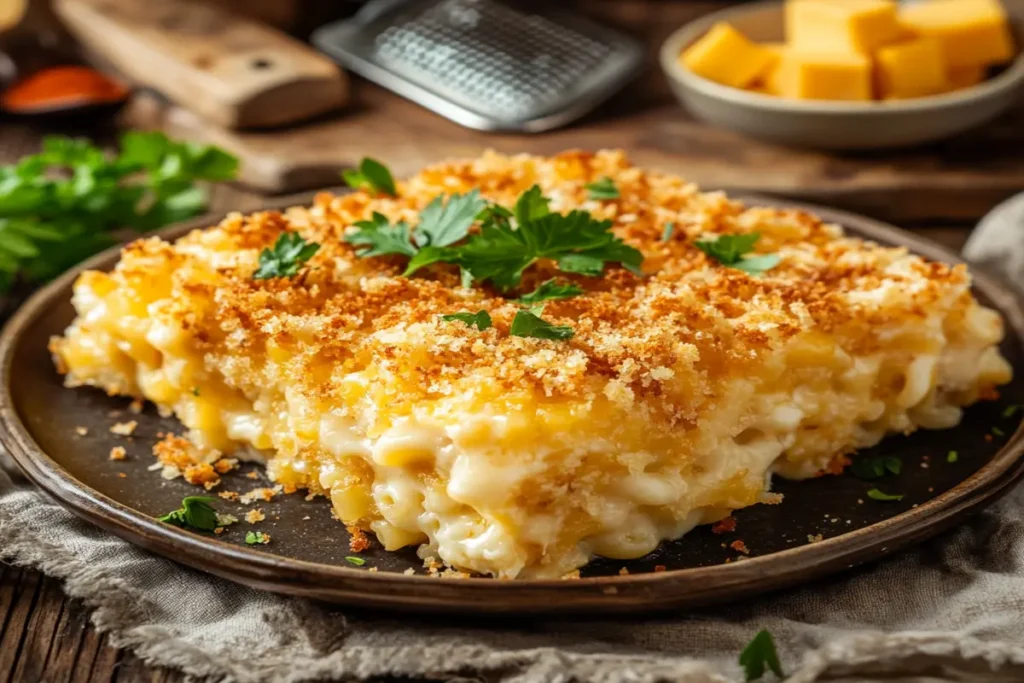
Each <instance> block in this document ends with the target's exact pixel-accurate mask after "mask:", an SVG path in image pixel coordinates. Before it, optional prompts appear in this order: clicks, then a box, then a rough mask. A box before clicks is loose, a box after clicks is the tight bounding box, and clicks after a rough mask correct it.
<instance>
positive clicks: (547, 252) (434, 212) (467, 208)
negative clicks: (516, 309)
mask: <svg viewBox="0 0 1024 683" xmlns="http://www.w3.org/2000/svg"><path fill="white" fill-rule="evenodd" d="M548 202H549V200H548V199H547V198H546V197H544V196H543V195H542V194H541V191H540V188H539V187H538V186H536V185H534V186H532V187H531V188H530V189H528V190H526V192H524V193H523V194H522V195H520V197H519V199H518V200H517V201H516V205H515V208H514V210H513V211H509V210H508V209H505V208H503V207H501V206H498V205H496V204H489V205H488V204H487V203H486V202H485V201H484V200H483V199H481V198H480V195H479V192H478V191H476V190H473V191H472V192H468V193H466V194H465V195H452V196H451V197H449V198H448V201H447V202H444V199H443V198H442V197H437V198H436V199H434V201H432V202H431V203H430V204H429V205H428V206H427V208H426V209H424V210H423V212H422V214H421V216H420V224H419V225H417V226H416V227H415V228H413V229H411V230H410V229H409V228H408V227H407V226H405V224H403V223H399V224H397V225H394V226H391V225H389V224H388V222H387V219H386V218H385V217H384V216H381V215H379V214H375V215H374V218H373V220H372V221H361V222H359V223H357V224H356V226H357V227H358V228H359V230H358V231H355V232H352V233H349V234H348V235H346V236H345V241H347V242H351V243H353V244H366V245H370V248H369V249H366V250H364V251H362V252H360V253H359V255H360V256H377V255H382V254H402V255H405V256H409V257H410V259H409V264H408V266H407V267H406V269H405V272H404V273H403V275H405V276H406V277H408V276H410V275H412V274H413V273H415V272H416V271H417V270H419V269H420V268H423V267H424V266H428V265H430V264H432V263H439V262H444V263H454V264H457V265H458V266H459V268H460V273H461V277H460V279H461V283H462V285H463V286H464V287H465V286H468V285H471V284H472V283H473V282H474V281H479V282H483V281H490V282H491V283H493V284H494V285H495V286H496V287H498V288H499V289H502V290H508V289H511V288H513V287H515V286H517V285H518V284H519V282H520V279H521V278H522V274H523V271H525V270H526V269H527V268H529V267H530V266H531V265H533V264H534V263H535V262H536V261H538V260H539V259H551V260H553V261H555V262H557V264H558V267H559V268H560V269H561V270H562V271H564V272H567V273H579V274H582V275H590V276H597V275H600V274H601V272H602V271H603V270H604V267H605V265H606V264H607V263H621V264H622V265H623V266H624V267H625V268H627V269H629V270H631V271H632V272H634V273H637V274H639V272H640V264H641V263H642V262H643V254H641V253H640V252H639V251H637V250H636V249H634V248H633V247H630V246H628V245H627V244H625V243H624V242H623V241H622V240H621V239H619V238H618V237H616V236H615V235H614V233H612V232H611V230H610V229H611V227H612V222H611V221H599V220H597V219H595V218H594V217H593V216H591V215H590V214H589V213H587V212H585V211H573V212H571V213H569V214H567V215H562V214H557V213H551V212H550V210H549V208H548ZM513 217H514V218H515V225H514V226H513V223H512V218H513ZM475 221H481V225H480V232H479V233H474V234H472V235H470V234H469V229H470V227H471V226H472V225H473V223H474V222H475Z"/></svg>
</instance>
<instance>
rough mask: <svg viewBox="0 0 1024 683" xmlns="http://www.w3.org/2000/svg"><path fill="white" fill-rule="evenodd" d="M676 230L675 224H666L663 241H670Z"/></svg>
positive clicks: (662, 233)
mask: <svg viewBox="0 0 1024 683" xmlns="http://www.w3.org/2000/svg"><path fill="white" fill-rule="evenodd" d="M675 229H676V224H675V223H666V224H665V229H664V230H662V231H661V241H662V242H668V241H669V240H670V239H672V233H673V232H675Z"/></svg>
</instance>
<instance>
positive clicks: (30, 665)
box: [0, 2, 1024, 683]
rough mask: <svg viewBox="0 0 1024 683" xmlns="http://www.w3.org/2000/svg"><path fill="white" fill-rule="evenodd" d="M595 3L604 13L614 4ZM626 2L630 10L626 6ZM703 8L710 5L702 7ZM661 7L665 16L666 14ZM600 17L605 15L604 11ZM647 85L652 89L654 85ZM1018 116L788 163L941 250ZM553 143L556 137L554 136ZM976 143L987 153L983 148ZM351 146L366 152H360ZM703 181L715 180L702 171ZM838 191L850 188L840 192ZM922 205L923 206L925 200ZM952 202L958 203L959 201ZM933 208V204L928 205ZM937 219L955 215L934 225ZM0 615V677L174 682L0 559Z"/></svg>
mask: <svg viewBox="0 0 1024 683" xmlns="http://www.w3.org/2000/svg"><path fill="white" fill-rule="evenodd" d="M595 4H597V5H602V6H603V7H605V8H606V9H607V8H610V7H611V6H612V5H615V4H616V3H609V2H604V3H595ZM618 4H619V5H624V6H627V11H624V12H623V13H622V14H621V15H620V16H618V17H608V18H619V19H621V20H622V21H621V23H623V24H629V25H632V26H634V27H639V28H638V29H637V30H636V31H635V32H636V33H638V34H648V35H654V34H657V35H663V34H664V33H665V32H666V31H667V29H668V28H671V27H672V26H676V25H678V24H679V23H681V21H682V20H683V19H685V18H688V16H692V14H694V12H695V8H694V6H693V5H690V6H689V8H688V9H678V8H679V7H680V5H675V8H672V7H671V6H668V4H667V3H666V5H662V6H661V9H658V10H657V11H655V10H649V11H637V6H638V5H646V6H648V7H650V6H651V5H652V4H653V3H618ZM700 4H702V5H710V4H711V3H700ZM630 7H631V8H632V9H629V8H630ZM684 7H685V5H684ZM665 8H668V9H665ZM710 8H712V7H710V6H709V7H706V9H710ZM666 12H668V13H669V14H672V16H671V17H666V16H665V13H666ZM608 14H614V13H613V12H610V11H609V12H608ZM675 15H679V16H675ZM652 42H653V41H652ZM657 90H658V88H657V87H655V91H657ZM662 90H663V86H662ZM642 104H643V105H646V103H642ZM669 104H670V103H669ZM396 106H397V105H396ZM401 106H402V107H403V109H402V112H407V111H411V109H409V108H408V107H407V105H404V104H403V105H401ZM657 106H665V102H664V99H663V98H661V99H659V100H657ZM620 109H621V107H620V106H618V105H615V106H614V107H613V109H612V113H611V114H610V115H609V116H608V118H609V120H610V122H611V123H610V124H609V125H610V126H611V125H621V122H622V118H623V116H624V114H623V112H622V111H620ZM674 111H675V110H673V112H674ZM402 116H403V117H405V116H406V114H405V113H403V114H402ZM673 116H675V114H674V113H673ZM1022 120H1024V118H1020V117H1018V118H1016V119H1014V123H1015V124H1017V125H1010V126H1007V125H1005V124H1003V126H1002V127H997V128H995V129H993V130H994V132H993V133H991V134H989V135H988V137H986V138H985V143H984V145H983V146H982V147H975V146H973V144H971V143H969V142H968V143H963V142H961V143H958V144H953V145H950V146H946V147H940V148H936V149H932V150H927V151H913V152H911V153H909V154H906V153H904V154H900V155H899V156H898V157H893V163H891V164H889V163H888V161H889V160H888V158H887V157H876V158H875V159H874V162H873V163H870V164H867V166H865V162H864V161H863V160H858V161H855V162H851V161H850V160H847V159H830V158H828V157H825V156H824V155H817V156H808V155H806V154H805V155H795V156H794V157H793V158H794V159H795V160H796V162H794V163H797V162H798V163H800V164H802V166H801V172H808V173H813V174H814V175H815V177H816V176H817V175H819V174H822V173H826V172H827V173H828V175H830V176H832V177H830V178H829V180H830V182H832V183H833V185H834V186H835V188H836V193H837V194H836V202H839V201H840V198H841V199H842V203H843V204H844V205H846V207H847V208H860V210H862V211H863V212H864V213H867V214H871V215H875V216H876V217H882V216H888V217H893V211H892V209H893V202H902V201H903V199H906V201H905V202H903V206H904V208H914V209H915V211H912V212H911V214H915V213H918V212H919V211H920V208H921V207H924V209H925V210H924V211H923V213H920V215H921V216H925V215H927V216H929V218H928V219H927V222H923V223H920V222H919V223H907V222H904V227H910V228H912V229H914V230H916V231H918V232H920V233H922V234H924V235H926V236H927V237H930V238H932V239H934V240H936V241H938V242H941V243H943V244H945V245H946V246H948V247H950V248H953V249H959V248H960V246H961V245H962V244H963V242H964V241H965V240H966V238H967V235H968V233H969V230H970V227H971V222H970V221H967V220H965V218H964V214H963V212H959V211H956V210H953V209H952V208H951V210H949V211H947V210H946V208H945V207H949V206H950V204H949V196H950V192H952V193H953V194H954V195H955V194H956V191H957V190H962V189H963V187H964V186H973V187H977V188H979V192H978V193H976V194H975V195H974V201H975V202H978V201H981V202H982V203H984V201H985V198H986V197H987V196H988V195H986V194H985V192H984V189H985V187H984V186H985V185H986V184H999V181H1000V180H1002V181H1003V183H1004V185H1005V184H1009V185H1014V184H1015V183H1016V184H1020V185H1021V187H1019V189H1022V190H1024V182H1021V181H1020V179H1021V177H1022V176H1021V175H1020V173H1021V164H1020V163H1019V162H1020V159H1022V158H1024V126H1020V125H1019V123H1020V121H1022ZM431 121H434V123H430V124H429V125H426V124H424V125H425V126H426V127H425V128H424V127H423V126H420V127H419V129H417V126H416V125H413V126H412V129H413V131H414V132H416V133H417V135H418V136H420V137H421V138H435V141H436V138H437V137H439V136H436V135H434V132H435V131H437V130H441V129H439V128H438V126H446V125H447V124H446V122H441V123H437V122H436V121H437V120H436V117H435V118H434V119H431ZM616 122H618V123H616ZM601 127H602V126H601V125H597V126H596V127H595V126H594V125H593V122H591V123H588V124H584V125H583V127H582V130H584V131H586V134H585V135H583V137H582V138H581V140H580V141H579V142H577V143H576V144H578V145H588V144H590V145H593V144H601V145H606V146H624V147H631V146H636V147H643V148H644V149H642V150H641V149H638V150H636V151H637V152H638V153H640V156H645V155H646V156H650V154H652V150H656V152H657V154H659V155H660V157H661V158H665V157H666V156H668V157H671V156H672V155H679V158H680V159H682V162H680V163H683V162H685V163H697V162H700V164H703V165H699V164H698V166H697V168H703V169H704V170H705V172H706V173H710V172H711V171H713V170H718V171H724V172H728V171H729V169H730V168H733V169H738V168H740V167H743V168H744V169H745V171H746V172H747V173H749V171H750V168H751V167H757V168H759V169H760V170H761V171H763V172H764V173H771V172H772V168H773V167H776V168H777V167H778V165H777V162H778V158H779V157H778V156H773V155H777V154H778V151H777V150H773V151H772V152H771V155H769V156H765V154H766V153H763V152H762V150H763V149H764V148H763V147H760V146H757V145H748V144H747V143H746V142H745V141H743V140H741V139H738V138H732V137H728V136H724V137H723V136H721V134H719V133H713V134H712V136H711V137H712V138H713V139H711V140H708V139H705V138H706V137H707V136H706V135H705V133H704V132H702V130H703V129H698V128H695V127H692V126H690V124H687V123H686V121H685V118H682V119H680V122H679V123H678V124H671V125H670V124H665V125H664V126H663V127H662V128H660V129H658V131H657V132H658V135H656V136H655V137H659V136H660V135H661V134H662V133H665V134H672V133H673V132H675V133H678V135H677V136H675V137H673V138H672V139H664V140H663V139H660V138H659V139H658V140H656V141H652V139H651V137H650V136H649V135H648V136H644V135H640V134H639V133H638V134H637V135H635V136H632V137H629V138H621V137H618V136H616V135H613V134H612V132H611V130H605V131H604V134H600V133H601V131H600V129H601ZM635 127H638V128H639V127H643V126H635ZM459 130H461V129H451V128H444V129H443V134H442V136H441V139H442V140H444V139H445V138H444V137H443V135H446V136H447V139H448V140H449V141H450V142H451V145H452V147H451V148H452V149H456V150H458V149H461V147H460V145H459V144H458V141H457V140H456V139H455V138H456V137H458V136H459V135H461V133H459ZM109 133H110V131H106V133H105V134H106V135H107V136H109ZM424 133H426V134H424ZM467 135H468V134H467ZM472 135H474V136H475V135H476V134H472ZM715 136H718V137H715ZM40 137H41V132H40V131H38V130H34V129H32V128H29V127H27V126H24V125H19V124H11V123H0V163H8V162H11V161H13V160H14V159H16V158H17V157H19V156H20V155H22V154H25V153H29V152H32V151H34V150H35V149H36V148H37V147H38V144H39V140H40ZM571 137H572V136H571V135H569V136H565V138H569V140H567V141H566V143H567V144H571ZM518 139H519V140H520V141H524V140H527V139H526V138H518ZM561 139H563V138H559V140H561ZM715 140H719V141H722V140H724V141H726V142H727V143H728V145H729V147H728V149H727V150H726V152H725V153H724V154H723V153H722V152H721V148H719V147H716V146H715ZM424 144H426V143H424ZM509 144H511V141H508V140H504V139H503V140H500V141H499V144H497V145H496V146H499V147H503V146H508V145H509ZM517 144H518V143H517ZM523 144H526V143H525V142H524V143H523ZM545 144H546V143H545ZM551 144H554V142H552V143H551ZM433 146H436V145H434V144H433V143H432V144H431V145H428V147H430V154H434V153H435V152H434V150H433ZM986 149H987V150H990V151H991V153H989V152H986V151H984V150H986ZM730 150H731V151H730ZM361 151H371V150H369V149H366V148H364V149H363V150H361ZM422 151H423V150H421V152H422ZM947 155H948V156H947ZM897 158H898V160H899V161H898V162H897V161H896V159H897ZM956 165H959V166H958V168H962V169H963V170H962V172H961V171H958V172H957V174H954V175H942V174H941V173H939V174H938V175H939V176H941V177H939V182H940V187H933V186H930V185H928V182H931V180H928V182H926V183H925V184H924V185H920V184H915V183H917V181H919V180H920V178H922V177H925V178H926V180H927V179H929V178H930V179H934V178H936V177H938V176H937V175H936V172H937V171H943V169H947V170H948V168H949V167H950V166H956ZM868 166H870V167H871V168H872V169H874V170H872V171H871V173H869V174H867V175H865V174H866V171H864V170H863V169H865V168H868ZM858 169H859V170H858ZM975 169H980V170H981V171H983V176H982V175H981V174H979V172H975ZM788 172H789V174H790V175H789V176H787V177H793V178H795V181H794V182H796V183H797V184H799V183H800V182H802V181H801V176H800V174H799V173H797V174H796V175H794V174H793V169H792V168H790V169H789V171H788ZM709 177H715V176H714V175H713V174H712V175H711V176H709ZM804 177H807V176H804ZM865 178H867V180H869V181H871V183H870V184H869V185H868V186H865V184H864V183H865V182H866V181H865ZM903 181H907V182H906V183H905V182H903ZM972 183H973V185H971V184H972ZM941 184H945V185H946V189H947V192H943V191H942V189H941ZM865 187H866V190H865ZM846 189H849V190H851V191H850V192H846V191H845V190H846ZM881 190H885V191H881ZM1005 190H1006V188H1005V187H1003V188H1002V190H1001V192H1003V193H1004V194H1005ZM261 201H262V197H261V196H260V195H258V194H255V193H253V192H249V191H245V190H242V189H239V188H234V187H221V188H217V190H216V192H215V195H214V198H213V205H212V207H211V209H212V210H213V211H222V210H225V209H241V210H246V209H253V208H255V207H257V206H259V204H260V202H261ZM992 201H994V199H992ZM858 203H859V204H860V206H859V207H858V206H857V204H858ZM928 204H930V207H929V206H925V205H928ZM957 204H958V206H962V205H961V204H960V202H957ZM936 207H943V208H942V209H941V210H938V211H936ZM984 208H985V207H984V206H983V207H981V209H984ZM975 213H977V208H975V209H972V211H971V212H969V213H968V214H967V215H971V216H973V215H974V214H975ZM937 215H938V216H947V215H948V216H959V218H958V219H956V220H948V221H937V220H936V219H935V216H937ZM908 217H909V216H902V215H901V216H900V217H899V218H900V220H903V219H904V218H908ZM0 543H2V540H0ZM0 615H2V617H3V618H2V626H0V681H12V682H16V683H39V682H45V683H62V682H69V681H76V682H85V681H90V682H106V681H181V680H184V676H183V675H181V674H179V673H177V672H174V671H169V670H163V669H154V668H151V667H147V666H146V665H145V664H144V663H143V662H142V661H141V660H139V659H138V658H137V657H136V656H134V655H133V654H131V653H130V652H127V651H125V650H120V649H118V648H115V647H113V646H112V645H111V644H110V642H109V640H108V638H107V636H105V635H102V634H99V633H98V632H97V631H96V630H95V629H94V628H93V627H92V626H91V624H90V622H89V615H88V611H87V610H86V609H85V608H84V607H83V606H82V605H81V604H79V603H77V602H76V601H73V600H69V599H68V598H66V597H65V596H64V594H63V593H62V591H61V587H60V585H59V583H58V582H57V581H55V580H53V579H49V578H46V577H44V576H43V575H41V574H40V573H39V572H36V571H34V570H31V569H21V568H17V567H12V566H4V565H2V564H0Z"/></svg>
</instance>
